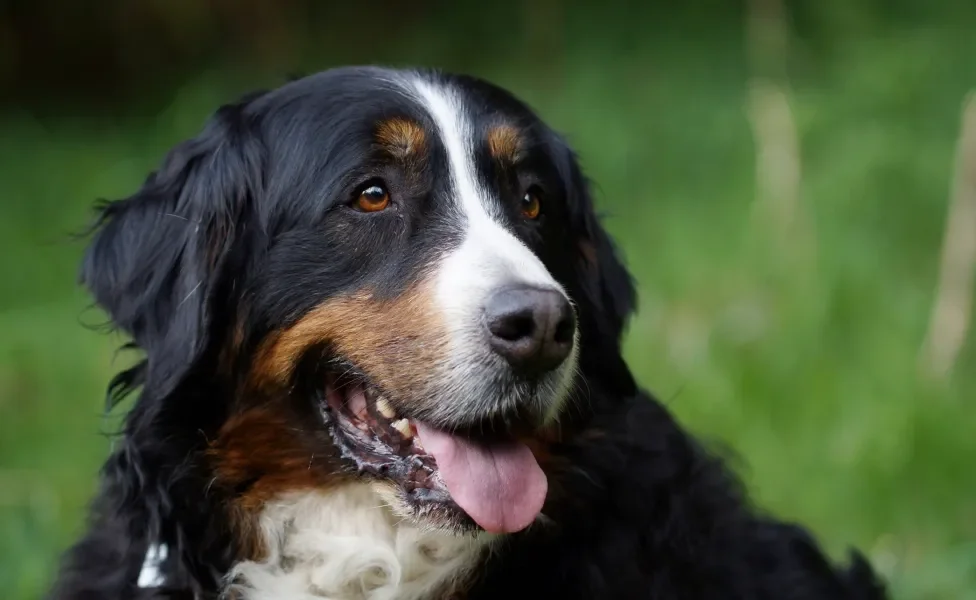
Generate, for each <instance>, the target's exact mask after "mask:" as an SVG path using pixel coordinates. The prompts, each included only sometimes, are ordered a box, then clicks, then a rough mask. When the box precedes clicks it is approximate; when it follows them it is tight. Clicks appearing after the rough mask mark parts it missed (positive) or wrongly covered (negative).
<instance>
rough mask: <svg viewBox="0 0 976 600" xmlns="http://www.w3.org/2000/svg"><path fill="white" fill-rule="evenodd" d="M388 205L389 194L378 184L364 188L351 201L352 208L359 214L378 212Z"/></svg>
mask: <svg viewBox="0 0 976 600" xmlns="http://www.w3.org/2000/svg"><path fill="white" fill-rule="evenodd" d="M389 205H390V192H388V191H387V190H386V188H385V187H383V186H382V185H380V184H378V183H373V184H370V185H368V186H366V187H365V188H363V190H362V191H361V192H359V194H358V195H357V197H356V198H355V200H354V201H353V204H352V206H353V208H355V209H356V210H358V211H361V212H379V211H381V210H383V209H385V208H386V207H387V206H389Z"/></svg>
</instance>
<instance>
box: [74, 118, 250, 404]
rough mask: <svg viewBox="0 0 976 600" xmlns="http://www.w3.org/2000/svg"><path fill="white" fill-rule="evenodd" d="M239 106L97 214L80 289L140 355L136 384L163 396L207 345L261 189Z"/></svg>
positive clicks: (84, 262) (185, 143)
mask: <svg viewBox="0 0 976 600" xmlns="http://www.w3.org/2000/svg"><path fill="white" fill-rule="evenodd" d="M253 129H254V124H253V123H252V122H251V121H249V120H248V119H247V118H246V116H245V114H244V106H243V105H242V104H235V105H228V106H225V107H223V108H222V109H220V111H218V112H217V114H216V115H215V116H214V117H213V118H212V119H211V121H210V122H209V123H208V125H207V127H206V128H205V129H204V130H203V131H202V132H201V133H200V134H199V135H198V136H197V137H195V138H193V139H191V140H188V141H185V142H183V143H181V144H179V145H178V146H176V147H175V148H174V149H173V150H171V151H170V152H169V154H168V155H167V156H166V159H165V160H164V162H163V165H162V166H161V168H160V169H159V170H158V171H156V172H154V173H152V174H151V175H150V176H149V177H148V179H147V180H146V181H145V183H144V184H143V185H142V187H141V188H140V189H139V190H138V191H137V192H136V193H135V194H133V195H132V196H130V197H128V198H125V199H122V200H117V201H114V202H108V203H104V204H103V205H102V206H101V207H100V208H99V216H98V219H97V221H96V224H95V228H94V230H95V234H94V238H93V239H92V241H91V243H90V245H89V247H88V249H87V252H86V254H85V256H84V259H83V262H82V267H81V276H80V278H81V282H82V283H83V284H84V285H85V286H87V287H88V289H89V290H90V291H91V293H92V295H93V296H94V298H95V301H96V303H97V304H98V305H100V306H101V307H102V308H103V309H104V310H105V311H106V312H107V313H108V315H109V316H110V318H111V321H112V323H113V324H114V325H115V326H116V327H117V328H119V329H121V330H122V331H124V332H125V333H126V334H128V335H129V336H131V338H132V340H133V342H134V343H135V345H136V346H138V347H139V348H140V349H142V350H143V351H145V353H146V362H145V366H144V371H143V372H142V373H141V377H140V379H141V383H143V384H144V385H145V388H146V389H147V390H151V391H152V393H153V394H154V395H157V396H164V395H166V394H168V393H169V392H170V391H172V390H173V388H174V387H175V386H176V385H177V384H178V383H179V381H180V380H181V378H182V377H183V376H185V374H186V373H187V371H188V370H189V368H190V367H191V366H192V365H193V364H194V363H195V361H196V360H198V359H199V357H200V356H201V354H202V353H203V352H204V351H205V349H206V347H207V344H208V343H209V341H210V339H211V334H212V331H211V327H212V325H213V323H212V314H211V312H212V311H211V309H212V307H211V295H212V292H213V291H214V288H215V285H216V284H217V281H218V277H219V272H220V270H221V267H222V265H223V263H224V261H225V260H226V258H227V256H228V255H229V252H230V249H231V247H232V246H233V244H234V241H235V238H236V237H237V236H238V235H239V233H240V229H241V228H240V225H241V220H242V218H243V217H244V215H245V213H246V211H247V209H248V206H249V204H250V203H251V202H253V201H254V200H255V197H256V196H257V195H258V194H259V193H260V189H261V179H262V178H261V173H262V168H263V150H262V146H261V144H260V142H259V138H258V136H257V134H256V132H255V131H254V130H253Z"/></svg>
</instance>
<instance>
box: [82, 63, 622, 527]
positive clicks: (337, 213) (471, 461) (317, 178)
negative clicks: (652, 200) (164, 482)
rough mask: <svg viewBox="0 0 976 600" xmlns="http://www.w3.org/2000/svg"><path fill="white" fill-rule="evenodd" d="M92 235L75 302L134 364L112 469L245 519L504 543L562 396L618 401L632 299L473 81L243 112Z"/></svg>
mask: <svg viewBox="0 0 976 600" xmlns="http://www.w3.org/2000/svg"><path fill="white" fill-rule="evenodd" d="M99 226H100V228H99V230H98V232H97V235H96V237H95V239H94V241H93V242H92V245H91V247H90V249H89V251H88V254H87V256H86V259H85V263H84V267H83V272H82V278H83V281H84V282H85V283H86V284H87V285H88V286H89V287H90V289H91V290H92V292H93V294H94V296H95V298H96V299H97V301H98V302H99V303H100V304H101V305H102V306H103V307H104V308H105V309H106V310H107V312H108V313H109V314H110V316H111V318H112V320H113V321H114V323H115V324H116V325H117V326H119V327H120V328H121V329H123V330H124V331H125V332H126V333H128V334H129V335H131V336H132V338H133V340H134V343H135V344H136V345H138V346H139V347H140V348H141V349H143V350H144V351H145V353H146V360H145V362H144V363H142V364H141V365H140V366H138V367H137V368H136V369H135V370H134V371H132V372H129V373H128V374H123V376H122V378H121V379H120V380H119V382H120V385H122V386H123V387H124V386H125V385H126V384H142V385H143V388H144V389H143V394H142V396H141V398H140V400H139V402H138V403H137V405H136V407H135V409H134V410H133V412H132V414H131V415H130V417H129V423H128V426H127V434H128V438H127V443H129V444H132V445H133V449H134V452H133V455H134V456H143V457H145V456H146V455H147V454H152V453H153V452H155V453H157V454H159V453H162V454H167V455H168V454H169V453H172V456H174V457H175V456H176V455H179V454H183V453H185V454H184V455H185V456H191V457H193V459H192V460H190V462H191V463H192V464H193V465H194V466H193V468H194V469H196V470H197V472H198V473H199V475H200V479H201V480H203V478H206V480H209V481H210V482H211V483H210V486H211V487H210V488H208V489H213V490H216V491H215V492H214V493H221V494H223V496H224V497H225V498H226V500H227V503H226V505H229V506H231V507H234V508H233V509H232V510H233V511H234V512H235V514H237V515H238V516H240V515H250V514H252V513H253V512H255V511H257V510H260V509H261V508H262V507H263V506H264V505H265V504H266V503H267V502H269V501H270V500H271V499H273V498H275V497H279V496H280V495H281V494H283V493H287V492H289V491H293V490H295V489H297V488H315V489H318V490H328V489H332V488H334V487H336V486H341V485H343V484H345V483H347V482H350V481H356V482H361V481H368V482H369V483H370V485H373V486H374V487H375V488H376V490H377V491H378V492H379V493H380V494H381V495H382V497H383V498H384V500H385V501H386V502H387V503H388V504H389V505H390V506H391V507H392V508H393V510H394V512H395V513H397V514H398V515H400V516H401V517H405V518H409V519H412V520H415V521H419V522H422V523H423V524H424V525H425V526H433V527H438V528H447V529H451V530H471V529H474V530H477V529H484V530H487V531H490V532H498V533H504V532H512V531H518V530H520V529H522V528H524V527H525V526H527V525H528V524H529V523H531V522H532V521H533V520H534V519H535V518H536V517H537V515H538V514H539V512H540V510H541V508H542V503H543V502H544V500H545V497H546V493H547V483H546V476H545V474H544V472H543V470H542V469H541V468H540V466H539V453H538V443H539V440H540V439H542V438H544V437H545V436H546V435H547V434H546V433H545V432H551V431H552V428H553V426H554V424H555V423H557V422H558V421H559V417H560V415H561V414H562V413H563V412H564V409H565V407H566V405H567V402H569V401H570V400H571V399H572V400H576V401H579V402H585V395H584V392H583V391H582V388H583V387H585V386H580V385H579V384H580V377H588V378H590V379H593V380H599V379H601V378H604V379H605V380H606V382H607V383H606V385H617V386H620V385H623V386H632V381H631V380H630V379H629V373H627V372H626V367H624V366H623V362H622V360H621V359H620V357H619V338H620V334H621V330H622V328H623V326H624V322H625V319H626V317H627V316H628V314H629V312H630V310H631V307H632V304H633V288H632V285H631V283H630V278H629V276H628V274H627V272H626V271H625V269H624V267H623V266H622V265H621V264H620V262H619V261H618V259H617V257H616V255H615V253H614V251H613V248H612V247H611V244H610V242H609V239H608V238H607V236H606V234H605V232H604V231H603V229H602V228H601V227H600V225H599V222H598V220H597V218H596V216H595V215H594V213H593V208H592V205H591V201H590V197H589V194H588V191H587V185H586V182H585V180H584V178H583V176H582V174H581V172H580V169H579V167H578V165H577V163H576V159H575V157H574V156H573V154H572V152H571V151H570V150H569V148H568V147H567V146H566V144H565V143H564V142H563V141H562V140H561V139H560V138H559V136H557V135H556V134H555V133H554V132H553V131H552V130H550V129H549V128H548V127H547V126H546V125H545V124H544V123H543V122H541V121H540V120H539V118H538V117H537V116H536V115H534V114H533V113H532V112H531V111H530V109H528V108H527V107H526V106H525V105H524V104H522V103H521V102H519V101H518V100H516V99H515V98H513V97H512V96H511V95H510V94H508V93H507V92H505V91H503V90H501V89H499V88H497V87H495V86H493V85H491V84H488V83H486V82H484V81H481V80H477V79H473V78H468V77H460V76H452V75H445V74H442V73H435V72H420V71H396V70H387V69H379V68H345V69H337V70H332V71H327V72H324V73H320V74H317V75H314V76H311V77H307V78H304V79H300V80H297V81H293V82H290V83H288V84H286V85H284V86H282V87H281V88H278V89H277V90H274V91H270V92H266V93H262V94H259V95H255V96H252V97H249V98H246V99H244V100H242V101H241V102H240V103H238V104H234V105H229V106H226V107H224V108H222V109H221V110H220V111H219V112H218V113H217V114H216V115H215V117H214V118H213V119H212V120H211V122H210V123H209V124H208V126H207V128H206V129H205V130H204V131H203V132H202V133H201V134H200V135H199V136H197V137H196V138H194V139H192V140H189V141H187V142H184V143H183V144H181V145H180V146H178V147H177V148H175V149H174V150H173V151H172V152H171V153H170V155H169V156H168V157H167V160H166V161H165V163H164V165H163V166H162V168H161V169H160V170H159V171H158V172H156V173H154V174H153V175H152V176H150V178H149V179H148V180H147V181H146V183H145V184H144V186H143V187H142V189H141V190H140V191H139V192H138V193H136V194H135V195H134V196H132V197H130V198H128V199H125V200H121V201H118V202H114V203H111V204H108V205H107V206H106V207H104V209H103V212H102V218H101V220H100V223H99ZM597 367H599V368H597ZM581 372H582V375H581V374H580V373H581ZM611 382H612V383H611ZM581 410H582V409H581ZM196 432H202V433H203V434H204V435H203V436H197V437H195V433H196ZM164 439H165V440H167V444H169V445H170V446H169V447H167V448H166V449H165V450H160V447H161V444H160V441H161V440H164ZM176 440H181V441H179V442H177V441H176ZM174 444H182V445H183V447H181V448H173V447H172V445H174ZM533 450H535V453H533ZM155 461H156V462H157V463H161V464H162V463H166V461H167V459H166V458H160V457H157V458H156V459H155ZM181 464H184V465H185V464H186V460H184V461H183V462H182V463H181ZM174 468H175V467H174ZM244 518H245V519H246V518H248V517H244Z"/></svg>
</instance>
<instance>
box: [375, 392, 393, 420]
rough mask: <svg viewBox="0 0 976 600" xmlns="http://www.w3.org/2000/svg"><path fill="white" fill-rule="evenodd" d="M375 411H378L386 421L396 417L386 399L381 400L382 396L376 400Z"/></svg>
mask: <svg viewBox="0 0 976 600" xmlns="http://www.w3.org/2000/svg"><path fill="white" fill-rule="evenodd" d="M376 410H378V411H379V413H380V414H381V415H383V416H384V417H386V418H387V419H392V418H393V417H395V416H396V412H395V411H394V410H393V407H392V406H390V403H389V402H387V400H386V398H383V397H382V396H380V397H379V398H377V399H376Z"/></svg>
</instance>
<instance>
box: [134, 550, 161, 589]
mask: <svg viewBox="0 0 976 600" xmlns="http://www.w3.org/2000/svg"><path fill="white" fill-rule="evenodd" d="M168 554H169V547H168V546H166V544H151V545H150V546H149V550H147V551H146V558H145V560H143V561H142V570H141V571H139V581H138V582H137V584H136V585H138V586H139V587H141V588H152V587H160V586H161V585H163V584H164V583H166V580H165V578H164V577H163V574H162V573H161V572H160V571H159V566H160V565H161V564H163V562H165V561H166V557H167V555H168Z"/></svg>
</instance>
